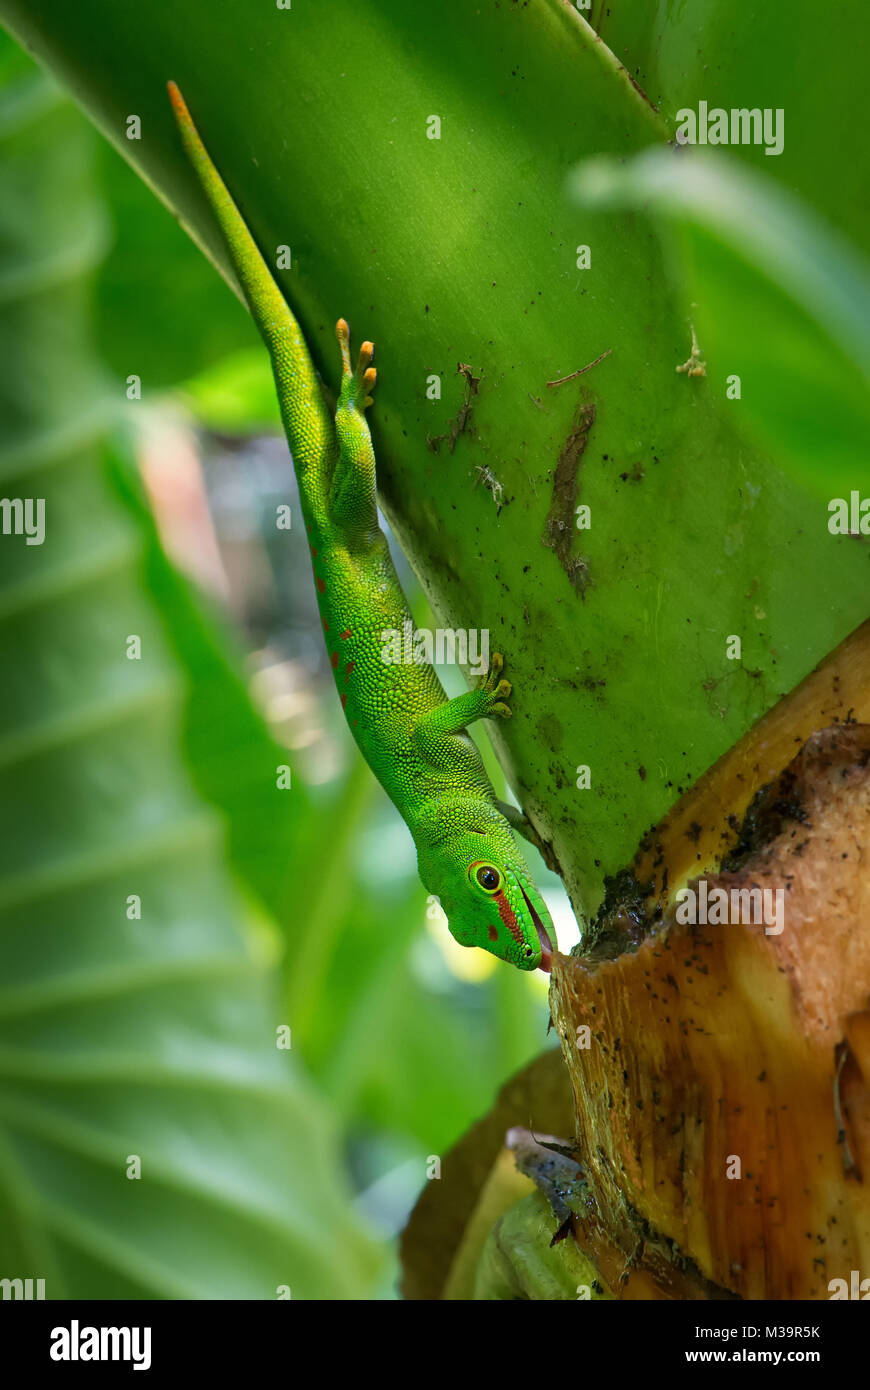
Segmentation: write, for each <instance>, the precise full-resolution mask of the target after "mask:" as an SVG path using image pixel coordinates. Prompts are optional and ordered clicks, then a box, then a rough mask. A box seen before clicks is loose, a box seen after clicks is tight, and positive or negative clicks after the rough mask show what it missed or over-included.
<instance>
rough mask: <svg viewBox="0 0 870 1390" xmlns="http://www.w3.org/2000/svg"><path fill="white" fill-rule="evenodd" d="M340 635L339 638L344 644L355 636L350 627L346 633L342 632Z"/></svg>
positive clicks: (346, 629)
mask: <svg viewBox="0 0 870 1390" xmlns="http://www.w3.org/2000/svg"><path fill="white" fill-rule="evenodd" d="M338 635H339V637H340V638H341V640H342V641H343V642H346V641H347V639H348V637H352V636H353V633H352V632H351V630H350V628H349V627H346V628H345V629H344V632H340V633H339V634H338Z"/></svg>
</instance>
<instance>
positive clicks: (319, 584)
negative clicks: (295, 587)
mask: <svg viewBox="0 0 870 1390" xmlns="http://www.w3.org/2000/svg"><path fill="white" fill-rule="evenodd" d="M314 582H315V584H316V585H317V592H318V593H319V594H322V593H323V592H324V590H325V588H326V584H325V583H324V581H323V580H322V579H321V578H320V575H318V576H317V578H316V579H315V581H314Z"/></svg>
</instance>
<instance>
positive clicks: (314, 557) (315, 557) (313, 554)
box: [311, 546, 317, 560]
mask: <svg viewBox="0 0 870 1390" xmlns="http://www.w3.org/2000/svg"><path fill="white" fill-rule="evenodd" d="M311 558H312V560H316V559H317V551H316V550H315V548H314V546H312V547H311Z"/></svg>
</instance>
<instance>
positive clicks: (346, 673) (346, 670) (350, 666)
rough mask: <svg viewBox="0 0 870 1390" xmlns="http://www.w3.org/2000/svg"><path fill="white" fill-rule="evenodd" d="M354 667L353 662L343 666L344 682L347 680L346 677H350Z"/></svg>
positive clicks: (354, 663)
mask: <svg viewBox="0 0 870 1390" xmlns="http://www.w3.org/2000/svg"><path fill="white" fill-rule="evenodd" d="M354 666H356V662H355V661H349V662H348V663H347V665H346V666H345V668H344V678H345V680H347V678H348V676H349V675H350V673H351V671H352V670H353V668H354Z"/></svg>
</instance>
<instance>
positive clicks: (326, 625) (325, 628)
mask: <svg viewBox="0 0 870 1390" xmlns="http://www.w3.org/2000/svg"><path fill="white" fill-rule="evenodd" d="M323 631H324V632H328V631H329V623H328V621H327V620H326V618H324V619H323Z"/></svg>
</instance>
